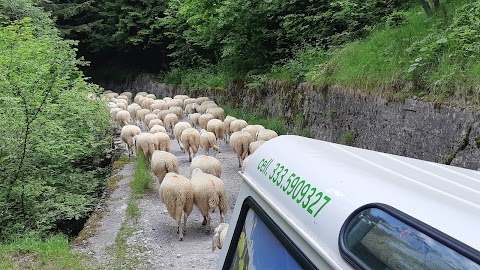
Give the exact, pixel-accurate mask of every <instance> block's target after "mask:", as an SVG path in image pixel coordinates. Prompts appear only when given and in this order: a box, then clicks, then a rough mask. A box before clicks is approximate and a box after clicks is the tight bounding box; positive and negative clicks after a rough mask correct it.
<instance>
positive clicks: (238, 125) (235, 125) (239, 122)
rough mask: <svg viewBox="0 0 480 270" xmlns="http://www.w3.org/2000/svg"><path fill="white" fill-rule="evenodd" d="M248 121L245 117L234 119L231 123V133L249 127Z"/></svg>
mask: <svg viewBox="0 0 480 270" xmlns="http://www.w3.org/2000/svg"><path fill="white" fill-rule="evenodd" d="M247 126H248V123H247V121H245V120H243V119H236V120H233V121H232V123H230V134H232V133H234V132H237V131H241V130H242V129H243V128H245V127H247Z"/></svg>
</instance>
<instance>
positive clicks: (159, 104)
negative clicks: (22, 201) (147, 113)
mask: <svg viewBox="0 0 480 270" xmlns="http://www.w3.org/2000/svg"><path fill="white" fill-rule="evenodd" d="M156 109H158V110H167V109H168V107H167V103H166V102H165V101H163V100H158V99H156V100H154V101H153V103H152V105H150V110H152V111H153V110H156Z"/></svg>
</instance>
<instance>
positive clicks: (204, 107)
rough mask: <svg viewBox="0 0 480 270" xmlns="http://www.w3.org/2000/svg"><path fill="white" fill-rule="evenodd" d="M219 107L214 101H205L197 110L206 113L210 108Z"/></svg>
mask: <svg viewBox="0 0 480 270" xmlns="http://www.w3.org/2000/svg"><path fill="white" fill-rule="evenodd" d="M213 107H218V105H217V104H216V103H215V102H214V101H205V102H203V103H202V105H200V106H198V107H197V108H195V109H196V110H197V112H199V113H206V112H207V110H208V109H209V108H213Z"/></svg>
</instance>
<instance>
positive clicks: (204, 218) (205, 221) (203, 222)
mask: <svg viewBox="0 0 480 270" xmlns="http://www.w3.org/2000/svg"><path fill="white" fill-rule="evenodd" d="M205 225H207V217H205V216H203V221H202V226H205Z"/></svg>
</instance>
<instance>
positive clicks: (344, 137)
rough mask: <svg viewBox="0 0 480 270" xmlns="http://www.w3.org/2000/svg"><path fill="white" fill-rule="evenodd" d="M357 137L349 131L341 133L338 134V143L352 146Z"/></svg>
mask: <svg viewBox="0 0 480 270" xmlns="http://www.w3.org/2000/svg"><path fill="white" fill-rule="evenodd" d="M356 137H357V135H355V133H353V132H352V131H350V130H347V131H344V132H342V134H340V143H341V144H344V145H350V146H351V145H353V144H354V143H355V139H356Z"/></svg>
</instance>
